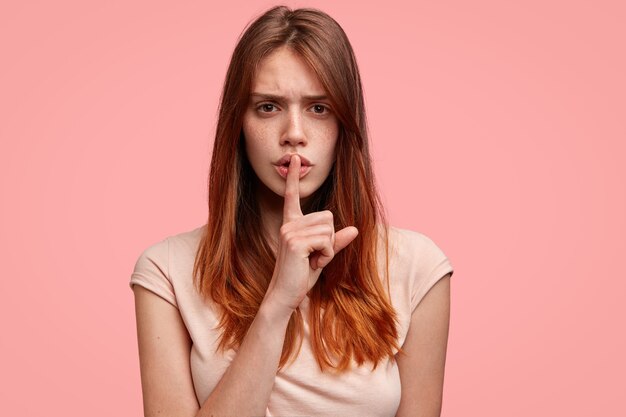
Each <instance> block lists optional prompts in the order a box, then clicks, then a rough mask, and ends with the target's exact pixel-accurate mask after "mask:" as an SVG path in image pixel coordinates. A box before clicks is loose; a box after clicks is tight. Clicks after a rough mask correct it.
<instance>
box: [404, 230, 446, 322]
mask: <svg viewBox="0 0 626 417" xmlns="http://www.w3.org/2000/svg"><path fill="white" fill-rule="evenodd" d="M415 237H416V238H417V242H416V245H417V248H416V253H415V262H417V266H416V268H415V269H414V271H415V276H414V277H412V279H413V282H412V284H411V287H412V288H411V312H413V311H415V309H416V308H417V306H418V304H419V303H420V301H422V299H423V298H424V296H425V295H426V294H427V293H428V291H429V290H430V289H431V288H432V287H433V286H434V285H435V284H436V283H437V281H439V280H440V279H441V278H443V277H444V276H445V275H446V274H448V273H450V274H451V275H452V273H453V272H454V269H453V266H452V263H451V262H450V260H449V259H448V257H447V256H446V254H445V253H444V252H443V251H442V250H441V248H439V246H437V245H436V244H435V242H433V240H432V239H430V238H429V237H428V236H426V235H424V234H421V233H416V234H415Z"/></svg>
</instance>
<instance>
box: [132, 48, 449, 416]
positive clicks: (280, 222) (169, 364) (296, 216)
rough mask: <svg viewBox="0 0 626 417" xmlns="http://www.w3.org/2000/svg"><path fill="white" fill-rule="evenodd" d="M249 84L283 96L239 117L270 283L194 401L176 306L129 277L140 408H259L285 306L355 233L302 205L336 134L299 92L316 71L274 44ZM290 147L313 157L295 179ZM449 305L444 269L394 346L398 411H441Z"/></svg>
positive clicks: (255, 411) (267, 390)
mask: <svg viewBox="0 0 626 417" xmlns="http://www.w3.org/2000/svg"><path fill="white" fill-rule="evenodd" d="M254 88H259V89H261V88H263V89H267V90H264V91H263V92H272V93H273V94H278V95H282V96H285V97H286V98H287V99H286V100H283V102H281V103H276V107H275V108H274V107H272V106H267V107H265V108H263V110H264V111H267V112H270V113H271V115H269V116H267V115H264V114H259V113H257V111H258V108H257V107H255V108H254V109H253V108H252V107H251V108H249V109H247V112H246V115H245V117H244V134H245V137H246V152H247V154H248V156H249V160H250V163H251V165H252V166H253V169H254V171H255V173H256V175H257V177H258V182H257V190H256V191H257V197H258V198H259V202H260V205H261V207H262V219H263V222H264V227H265V230H266V232H267V233H268V235H269V236H270V237H271V239H273V241H274V242H275V250H276V253H277V261H276V266H275V269H274V272H273V275H272V278H271V281H270V285H269V288H268V290H267V292H266V295H265V298H264V300H263V302H262V303H261V306H260V308H259V311H258V313H257V315H256V316H255V318H254V320H253V322H252V324H251V326H250V328H249V330H248V332H247V334H246V336H245V337H244V339H243V342H242V344H241V346H240V347H239V351H238V353H237V355H236V356H235V358H234V359H233V361H232V363H231V365H230V366H229V367H228V369H227V370H226V372H225V373H224V375H223V376H222V378H221V380H220V381H219V383H218V384H217V386H216V387H215V389H214V390H213V392H212V393H211V395H210V396H209V397H208V398H207V400H206V401H205V402H204V404H202V405H200V404H198V402H197V400H196V396H195V392H194V389H193V382H192V379H191V370H190V365H189V355H190V350H191V344H192V341H191V339H190V337H189V334H188V332H187V329H186V327H185V324H184V322H183V321H182V318H181V316H180V313H179V311H178V310H177V309H176V308H175V307H174V306H172V305H171V304H169V303H168V302H167V301H165V300H163V299H162V298H160V297H159V296H157V295H156V294H154V293H153V292H151V291H149V290H147V289H145V288H143V287H142V286H139V285H135V286H134V287H133V290H134V293H135V312H136V317H137V338H138V343H139V358H140V368H141V380H142V392H143V400H144V414H145V415H146V416H160V417H164V416H188V417H194V416H195V417H205V416H215V417H217V416H232V415H238V416H253V415H255V416H261V415H265V410H266V407H267V404H268V401H269V397H270V394H271V391H272V387H273V385H274V379H275V377H276V371H277V368H278V362H279V360H280V354H281V352H282V347H283V344H284V339H285V331H286V328H287V324H288V322H289V318H290V316H291V314H292V312H293V311H294V309H295V308H296V307H297V306H298V305H299V304H300V302H301V301H302V299H303V298H304V297H305V295H306V293H307V292H308V291H309V290H310V289H311V288H312V286H313V285H314V284H315V282H316V281H317V279H318V278H319V276H320V273H321V271H322V269H323V268H324V267H325V266H326V265H328V263H329V262H330V261H331V260H332V259H333V257H334V255H335V254H336V253H338V252H339V251H341V250H342V249H343V248H345V247H346V246H347V245H349V244H350V243H351V242H352V241H353V240H354V238H355V237H356V236H357V234H358V230H357V229H356V228H355V227H353V226H349V227H346V228H344V229H341V230H338V231H335V230H334V226H333V225H334V223H333V215H332V213H331V212H330V211H328V210H325V211H321V212H311V213H308V214H304V213H303V209H304V212H307V209H306V204H307V202H308V201H309V200H310V197H311V195H313V193H314V192H315V191H316V190H318V189H319V187H320V186H321V184H322V183H323V182H324V180H325V179H326V177H327V176H328V173H329V172H330V170H331V169H332V164H333V162H334V158H335V145H336V140H337V121H336V118H335V117H334V116H325V117H321V116H318V115H317V114H315V113H317V112H319V111H320V109H319V108H314V107H313V104H315V103H312V102H311V101H310V100H306V99H303V97H302V96H303V95H307V94H316V95H317V94H323V90H322V89H321V85H320V84H319V82H318V80H317V79H316V78H315V75H314V74H313V73H312V72H311V71H310V70H309V69H308V67H306V65H304V66H303V62H302V61H301V60H300V59H299V58H298V57H297V56H295V55H293V54H292V53H290V51H288V50H277V51H275V53H274V54H273V55H270V56H269V57H268V58H267V59H266V61H265V62H263V63H262V65H261V67H260V71H259V73H258V74H257V78H256V80H255V84H254ZM252 91H256V90H254V89H253V90H252ZM318 101H319V100H318ZM285 153H289V154H294V156H292V158H291V160H290V165H289V171H288V175H287V178H286V179H284V178H282V177H281V176H280V175H278V173H277V172H276V169H275V168H274V166H273V165H272V163H273V162H276V161H277V160H278V159H279V158H280V157H282V156H283V155H284V154H285ZM299 154H302V155H305V156H306V157H307V158H308V159H309V160H310V161H311V162H312V163H313V164H315V166H314V167H313V169H311V171H310V172H309V174H308V175H307V176H306V177H304V178H303V179H302V180H300V175H299V171H300V163H301V161H300V157H299V156H298V155H299ZM449 311H450V277H449V276H446V277H444V278H442V279H440V280H439V281H438V282H437V284H435V285H434V286H433V288H432V289H431V290H430V291H429V292H428V293H427V294H426V296H425V297H424V299H423V300H422V301H421V302H420V304H419V305H418V307H417V308H416V309H415V311H414V312H413V314H412V317H411V325H410V328H409V332H408V334H407V338H406V340H405V343H404V345H403V349H404V350H405V352H406V356H404V355H403V356H398V355H396V357H397V359H398V369H399V373H400V378H401V382H402V400H401V403H400V407H399V409H398V412H397V414H396V416H397V417H404V416H417V417H436V416H439V415H440V412H441V403H442V401H441V400H442V391H443V375H444V366H445V355H446V347H447V337H448V323H449ZM242 398H245V401H241V399H242Z"/></svg>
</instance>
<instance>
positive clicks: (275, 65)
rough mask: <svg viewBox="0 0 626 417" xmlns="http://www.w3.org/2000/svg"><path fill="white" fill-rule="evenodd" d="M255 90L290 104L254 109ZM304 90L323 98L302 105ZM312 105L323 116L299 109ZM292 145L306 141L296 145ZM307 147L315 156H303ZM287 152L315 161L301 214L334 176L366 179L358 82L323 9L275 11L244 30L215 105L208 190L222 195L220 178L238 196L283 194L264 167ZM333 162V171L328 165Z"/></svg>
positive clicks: (345, 46) (338, 31)
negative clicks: (258, 192)
mask: <svg viewBox="0 0 626 417" xmlns="http://www.w3.org/2000/svg"><path fill="white" fill-rule="evenodd" d="M286 77H290V78H286ZM268 90H269V91H268ZM308 90H310V91H308ZM255 92H261V93H278V94H277V95H282V96H288V97H287V98H288V99H289V100H290V102H288V103H273V104H275V105H276V107H278V109H280V111H278V112H277V110H278V109H277V108H276V107H272V106H270V105H268V106H264V107H263V108H261V109H260V111H258V110H257V109H256V108H254V107H253V106H254V105H255V103H259V105H260V104H261V103H267V102H268V100H262V99H260V98H259V97H258V96H251V94H252V93H255ZM307 93H313V94H315V93H322V94H323V95H325V96H326V97H327V98H326V99H324V100H317V101H316V100H308V101H305V100H303V99H302V97H298V96H299V94H307ZM292 100H297V102H294V101H292ZM316 103H319V104H326V105H328V107H329V110H330V114H329V116H327V117H326V118H322V117H321V115H317V114H316V113H321V110H320V108H319V107H314V108H313V109H311V108H310V106H307V107H306V108H305V105H308V104H311V105H313V104H316ZM262 112H265V114H261V113H262ZM268 112H274V113H280V116H278V115H276V114H272V115H269V114H267V113H268ZM296 115H297V116H301V117H295V116H296ZM294 135H295V137H291V138H290V136H294ZM298 136H301V137H300V139H298ZM299 140H300V141H302V140H306V142H307V143H306V144H305V143H304V142H300V143H296V142H298V141H299ZM333 140H334V141H335V146H334V149H333V151H332V155H333V156H332V159H331V160H328V154H329V150H328V146H330V145H331V144H330V143H329V142H331V141H333ZM320 141H324V144H323V145H322V144H321V143H320ZM270 147H271V149H270ZM306 147H308V148H309V151H310V152H314V153H315V154H314V155H309V154H307V151H305V150H304V148H306ZM255 152H257V153H255ZM292 153H299V154H301V155H303V156H304V157H306V158H309V157H310V158H309V159H311V163H313V164H316V166H315V167H314V168H313V169H311V172H310V173H309V174H307V177H309V178H306V177H305V178H303V181H302V183H301V196H302V197H303V208H304V209H305V210H306V209H307V208H308V209H313V208H314V207H307V206H310V205H309V204H306V203H307V197H310V196H311V195H312V194H313V193H314V192H315V191H316V190H319V191H320V192H319V193H318V195H317V197H316V198H315V199H314V200H315V201H316V203H313V202H312V203H313V204H312V205H313V206H316V207H317V208H319V207H320V206H323V205H324V203H325V202H326V200H327V197H328V195H327V194H328V193H329V192H333V191H335V190H336V186H333V185H332V182H333V181H334V178H335V177H336V175H337V174H341V175H343V176H344V178H346V176H354V175H357V176H362V177H370V176H371V170H370V160H369V151H368V146H367V131H366V122H365V109H364V102H363V94H362V87H361V80H360V76H359V71H358V67H357V64H356V59H355V57H354V53H353V50H352V47H351V45H350V42H349V41H348V38H347V36H346V34H345V33H344V31H343V29H342V28H341V26H339V24H338V23H337V22H336V21H335V20H334V19H332V18H331V17H330V16H328V15H327V14H325V13H324V12H321V11H319V10H316V9H306V8H304V9H296V10H290V9H289V8H287V7H285V6H277V7H274V8H272V9H270V10H268V11H267V12H265V13H264V14H263V15H262V16H260V17H259V18H257V19H256V20H255V21H253V22H252V23H251V24H250V25H249V26H248V27H247V28H246V29H245V30H244V32H243V34H242V35H241V37H240V39H239V42H238V43H237V45H236V47H235V50H234V52H233V55H232V57H231V62H230V65H229V68H228V71H227V75H226V80H225V83H224V89H223V92H222V97H221V103H220V111H219V120H218V126H217V132H216V138H215V144H214V150H213V160H212V163H211V184H210V186H213V187H215V188H220V189H222V190H223V188H222V187H224V186H227V184H225V181H230V182H231V184H230V185H229V186H227V187H228V188H229V189H233V190H234V189H235V188H237V189H240V190H241V191H243V192H244V194H245V189H246V188H247V189H252V188H256V187H257V186H260V187H262V188H265V187H266V188H267V189H268V190H267V189H266V191H271V192H272V194H274V195H282V193H283V192H284V179H283V178H281V177H280V176H279V175H278V173H277V171H276V170H275V168H274V167H273V166H271V165H268V164H271V163H272V162H276V160H277V159H278V158H280V157H282V156H284V155H285V154H292ZM233 155H234V156H236V158H235V159H236V160H235V164H233V161H232V157H233ZM313 158H316V160H312V159H313ZM335 158H336V159H337V160H338V164H337V166H335V165H334V164H333V162H334V160H335ZM341 167H343V172H341ZM338 168H339V170H338ZM255 174H256V175H255ZM257 178H258V179H261V182H260V183H258V182H257V181H256V180H257ZM363 179H365V178H363ZM325 180H328V181H327V183H326V184H325V186H324V187H322V185H323V182H324V181H325ZM344 180H345V179H344ZM367 180H368V181H369V180H370V178H367ZM233 181H237V182H239V181H240V182H241V184H237V185H235V184H233V183H232V182H233ZM217 183H221V186H219V185H218V184H217ZM263 186H265V187H263ZM233 187H234V188H233ZM320 187H321V189H320ZM351 191H353V192H354V191H356V189H355V188H354V187H352V188H351ZM320 194H326V195H320ZM239 197H240V198H246V197H250V198H252V195H249V193H248V195H240V196H239ZM220 198H223V194H222V197H220ZM309 200H310V199H309ZM252 203H253V202H252Z"/></svg>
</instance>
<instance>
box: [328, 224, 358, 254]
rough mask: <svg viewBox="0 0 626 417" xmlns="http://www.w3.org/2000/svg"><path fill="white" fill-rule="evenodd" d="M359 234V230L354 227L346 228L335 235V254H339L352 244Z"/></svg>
mask: <svg viewBox="0 0 626 417" xmlns="http://www.w3.org/2000/svg"><path fill="white" fill-rule="evenodd" d="M358 234H359V230H358V229H357V228H356V227H354V226H348V227H344V228H343V229H341V230H340V231H338V232H336V233H335V246H334V248H333V250H334V251H335V253H337V252H339V251H340V250H342V249H343V248H345V247H346V246H348V245H349V244H350V242H352V241H353V240H354V238H356V237H357V236H358Z"/></svg>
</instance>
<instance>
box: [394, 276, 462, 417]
mask: <svg viewBox="0 0 626 417" xmlns="http://www.w3.org/2000/svg"><path fill="white" fill-rule="evenodd" d="M449 323H450V274H447V275H446V276H444V277H443V278H441V279H440V280H439V281H437V283H436V284H435V285H434V286H433V287H432V288H431V289H430V290H429V291H428V293H427V294H426V295H425V296H424V298H423V299H422V301H421V302H420V303H419V304H418V306H417V307H416V309H415V311H414V312H413V314H412V315H411V324H410V327H409V331H408V333H407V336H406V340H405V342H404V345H403V346H402V349H403V350H404V351H405V352H406V355H402V354H397V355H396V359H397V361H398V369H399V371H400V381H401V384H402V399H401V401H400V406H399V407H398V412H397V413H396V417H409V416H411V417H439V416H440V414H441V405H442V399H443V379H444V371H445V363H446V349H447V345H448V329H449Z"/></svg>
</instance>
